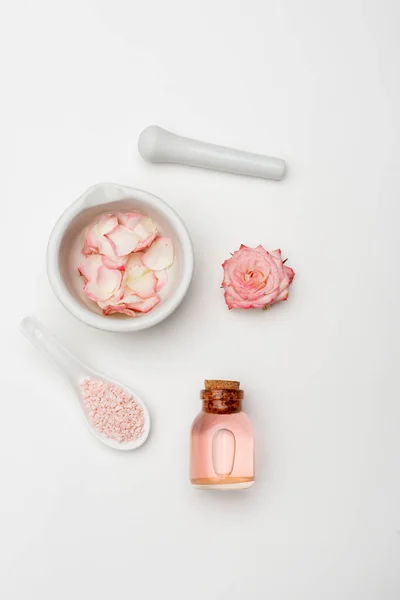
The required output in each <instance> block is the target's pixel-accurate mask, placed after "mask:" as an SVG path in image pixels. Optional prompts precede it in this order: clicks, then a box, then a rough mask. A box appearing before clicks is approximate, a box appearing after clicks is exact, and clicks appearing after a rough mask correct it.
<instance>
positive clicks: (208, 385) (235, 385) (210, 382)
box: [204, 379, 240, 390]
mask: <svg viewBox="0 0 400 600" xmlns="http://www.w3.org/2000/svg"><path fill="white" fill-rule="evenodd" d="M204 387H205V389H206V390H238V389H239V388H240V381H229V380H224V379H206V380H205V381H204Z"/></svg>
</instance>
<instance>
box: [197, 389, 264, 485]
mask: <svg viewBox="0 0 400 600" xmlns="http://www.w3.org/2000/svg"><path fill="white" fill-rule="evenodd" d="M239 388H240V383H239V382H238V381H221V380H206V381H205V389H204V390H202V391H201V394H200V397H201V399H202V400H203V410H202V411H201V412H200V413H199V414H198V415H197V417H196V418H195V420H194V422H193V425H192V433H191V448H190V480H191V483H192V485H193V486H195V487H197V488H202V489H219V490H235V489H245V488H248V487H250V486H251V485H253V483H254V433H253V426H252V424H251V421H250V419H249V417H248V416H247V415H246V414H245V413H244V412H243V411H242V399H243V391H242V390H241V389H239Z"/></svg>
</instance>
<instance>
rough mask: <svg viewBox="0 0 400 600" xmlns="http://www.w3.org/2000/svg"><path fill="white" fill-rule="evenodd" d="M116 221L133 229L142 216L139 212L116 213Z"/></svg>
mask: <svg viewBox="0 0 400 600" xmlns="http://www.w3.org/2000/svg"><path fill="white" fill-rule="evenodd" d="M117 217H118V221H119V223H120V224H121V225H124V226H125V227H127V228H128V229H131V230H132V231H133V229H134V228H135V226H136V225H137V224H138V223H139V221H140V220H141V219H142V218H143V215H140V214H139V213H117Z"/></svg>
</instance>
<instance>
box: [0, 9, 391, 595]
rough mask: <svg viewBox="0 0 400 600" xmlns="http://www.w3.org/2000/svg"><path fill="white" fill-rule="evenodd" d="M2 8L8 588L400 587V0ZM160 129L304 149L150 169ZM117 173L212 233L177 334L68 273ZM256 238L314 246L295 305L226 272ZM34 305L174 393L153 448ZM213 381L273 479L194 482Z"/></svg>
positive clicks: (99, 363)
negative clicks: (77, 372) (208, 165)
mask: <svg viewBox="0 0 400 600" xmlns="http://www.w3.org/2000/svg"><path fill="white" fill-rule="evenodd" d="M2 12H3V15H2V18H1V19H0V29H1V35H0V40H1V41H0V44H1V53H0V56H1V57H2V58H1V60H2V61H3V66H2V69H1V72H2V83H3V86H2V89H3V93H2V96H1V101H2V103H3V109H2V111H1V115H2V117H1V118H2V121H4V122H2V127H1V131H2V134H1V142H0V143H1V144H2V146H3V153H2V158H3V161H2V164H3V167H4V168H3V170H2V182H3V195H2V217H1V218H2V233H1V236H0V240H1V247H2V294H1V309H2V338H1V350H2V356H3V369H2V370H1V383H2V390H1V391H2V401H1V422H2V430H1V438H0V439H1V442H0V443H1V448H0V452H1V457H2V468H1V480H2V492H1V496H0V507H1V523H0V531H1V557H0V558H1V567H2V568H1V575H0V596H1V598H4V599H7V600H15V599H17V600H27V599H29V600H31V599H33V600H36V599H37V600H53V599H54V598H57V600H71V598H79V600H81V599H83V598H90V599H91V600H109V599H110V598H119V597H122V598H126V597H129V598H149V599H150V598H151V599H153V598H154V599H156V598H168V599H169V598H171V599H172V598H182V599H183V598H191V600H200V599H201V600H203V599H204V598H207V599H209V600H225V599H226V600H228V599H229V600H239V599H242V598H249V599H251V600H264V599H265V598H269V599H271V600H303V599H304V600H321V599H323V600H331V599H332V600H337V599H340V600H354V599H356V600H358V599H362V600H398V598H399V595H400V481H399V477H400V476H399V473H400V469H399V460H400V436H399V425H400V405H399V375H398V361H399V342H398V340H399V334H400V331H399V308H398V305H399V291H400V290H399V288H400V286H399V268H398V260H397V254H398V243H397V239H398V222H399V217H400V209H399V206H400V205H399V193H400V174H399V173H400V169H399V159H400V143H399V139H400V117H399V115H400V113H399V105H400V90H399V82H398V78H399V69H400V47H399V38H398V22H399V17H400V8H399V4H398V2H395V1H394V0H393V1H389V0H387V1H382V0H381V1H379V2H378V0H369V1H361V0H346V1H344V0H340V1H338V2H330V3H327V2H320V1H318V0H304V1H303V2H297V1H295V0H276V1H271V2H265V1H263V0H257V1H255V0H254V1H253V0H242V1H241V2H238V1H237V0H233V1H232V0H231V1H229V2H228V0H222V1H220V2H215V1H213V2H211V0H205V1H204V2H201V3H197V4H194V3H192V2H184V1H183V0H170V1H169V2H161V1H158V2H154V1H151V0H149V1H148V2H140V3H139V2H135V1H132V0H124V1H123V0H115V1H114V2H109V1H106V0H96V1H95V0H91V1H88V0H79V2H78V1H77V0H71V1H70V2H68V3H59V2H50V0H48V1H45V0H37V1H36V2H21V1H20V0H14V1H13V2H8V3H5V2H4V3H3V6H2ZM4 12H5V14H4ZM10 92H11V93H10ZM149 123H159V124H160V125H162V126H164V127H166V128H167V129H171V130H172V131H176V132H177V133H179V134H182V135H188V136H192V137H197V138H200V139H205V140H208V141H214V142H215V143H220V144H224V145H230V146H233V147H238V148H243V149H244V150H250V151H253V152H261V153H265V154H269V155H272V156H281V157H282V158H284V159H286V160H287V163H288V167H289V169H288V176H287V179H285V180H284V181H283V182H281V183H273V182H267V181H262V180H256V179H251V178H248V179H245V178H239V177H235V176H233V175H225V174H220V173H212V172H206V171H203V170H195V169H190V168H186V169H185V168H183V167H178V166H176V167H174V166H171V165H165V166H163V165H151V164H147V163H145V162H144V161H143V160H142V159H141V158H140V156H139V155H138V153H137V150H136V143H137V136H138V134H139V132H140V131H141V130H142V129H143V127H145V126H146V125H147V124H149ZM107 180H108V181H116V182H120V183H123V184H127V185H132V186H137V187H139V188H143V189H146V190H149V191H151V192H153V193H155V194H156V195H159V196H160V197H162V198H163V199H165V200H166V201H167V202H169V203H170V204H171V206H173V207H174V208H175V209H177V210H178V212H179V213H180V215H181V216H182V218H183V219H184V221H185V222H186V224H187V225H188V227H189V229H190V231H191V234H192V237H193V241H194V243H195V247H196V257H197V271H196V274H195V279H194V282H193V285H192V287H191V290H190V291H189V294H188V296H187V298H186V300H185V302H184V303H183V305H182V306H181V308H180V309H179V311H178V312H177V313H176V314H175V315H173V316H172V317H171V318H170V319H168V320H167V321H165V322H164V323H162V324H161V325H159V326H157V328H155V329H154V330H148V331H144V332H138V333H137V334H132V335H130V334H127V335H120V334H111V333H105V332H101V331H95V330H93V329H89V328H88V327H85V326H84V325H82V324H81V323H80V322H78V321H77V320H75V319H74V318H73V317H72V316H70V315H69V314H68V313H67V312H66V311H65V309H64V308H63V307H62V306H61V305H60V304H59V302H58V301H57V300H56V298H55V297H54V295H53V293H52V291H51V290H50V286H49V285H48V283H47V280H46V274H45V252H46V242H47V237H48V235H49V233H50V231H51V228H52V226H53V224H54V222H55V220H56V218H57V217H58V216H59V214H60V212H61V211H62V210H63V209H64V208H65V207H66V206H67V205H68V204H69V203H70V202H71V201H72V200H74V199H75V198H77V197H78V196H79V194H80V193H82V192H83V191H84V190H85V189H86V188H87V187H89V186H90V185H91V184H93V183H95V182H97V181H107ZM4 181H5V186H6V187H5V189H4ZM54 190H57V193H56V194H55V193H54ZM241 242H243V243H245V244H248V245H252V244H258V243H260V242H261V243H263V244H264V245H265V246H266V247H268V248H271V249H272V248H275V247H277V246H279V247H281V248H282V249H283V251H284V253H285V255H286V256H288V257H289V262H288V264H290V265H291V266H292V267H293V268H294V269H295V271H296V279H295V281H294V283H293V288H292V293H291V298H290V299H289V301H288V302H287V303H286V304H285V305H282V306H279V307H276V309H274V310H271V311H267V312H266V313H263V312H253V313H249V312H236V313H233V312H231V313H230V312H228V310H227V309H226V307H225V306H224V303H223V299H222V291H221V290H220V289H219V285H220V281H221V275H222V273H221V268H220V264H221V263H222V261H223V260H224V259H225V258H226V257H227V256H229V252H230V251H232V250H234V249H235V248H237V247H238V246H239V244H240V243H241ZM18 266H19V269H18ZM27 312H36V313H37V315H38V317H39V318H40V319H42V320H43V322H44V323H45V324H46V325H48V327H49V328H51V329H52V330H53V331H54V332H55V334H56V335H57V336H58V337H59V338H60V339H61V341H63V342H64V343H65V344H66V345H67V346H69V347H70V349H71V350H72V351H74V352H76V353H77V355H78V356H80V357H81V358H82V359H83V360H85V361H87V362H88V363H89V364H90V365H92V366H93V367H95V368H97V369H99V370H101V371H104V372H108V373H109V374H110V376H112V377H115V379H117V380H121V381H124V382H126V383H127V384H128V385H129V384H130V385H132V387H134V388H137V389H138V391H139V392H140V393H141V394H142V395H143V398H146V400H148V405H149V408H150V410H151V413H152V417H153V420H152V423H153V430H152V434H151V436H150V438H149V440H148V442H147V443H146V444H145V445H144V446H143V448H141V449H140V450H138V451H137V452H134V453H132V454H130V453H128V454H121V453H118V452H113V451H111V450H110V449H108V448H106V447H104V446H103V445H101V444H100V443H96V440H95V439H94V438H93V436H92V435H90V432H89V431H88V430H87V428H86V427H85V425H84V423H83V422H82V419H81V418H80V415H79V407H78V406H77V405H76V402H75V399H74V398H73V397H72V395H71V391H70V389H69V387H68V385H67V384H66V383H64V380H63V379H62V378H61V377H60V376H59V375H58V374H57V373H56V372H55V371H53V370H52V369H51V367H50V366H49V365H48V364H47V363H46V361H45V360H44V359H42V357H41V356H40V355H39V354H38V353H37V352H36V351H35V350H34V349H33V348H32V347H31V346H30V344H28V342H27V341H26V340H25V339H24V338H23V336H22V335H21V334H20V333H19V332H18V322H19V320H20V319H21V317H23V316H24V315H25V314H26V313H27ZM205 377H207V378H213V377H214V378H222V377H228V378H238V379H240V380H241V381H242V385H243V387H244V389H245V391H246V393H247V401H246V406H247V408H248V412H249V414H250V415H251V417H252V418H253V420H254V424H255V428H256V433H257V476H258V479H257V481H256V484H255V485H254V486H253V487H252V488H251V490H248V491H245V492H238V493H232V494H229V493H228V494H218V493H216V492H215V493H213V492H209V493H208V492H204V491H197V490H192V489H191V488H190V487H189V483H188V477H187V471H188V434H189V427H190V423H191V421H192V419H193V417H194V416H195V414H196V412H197V411H198V409H199V408H200V402H199V400H198V391H199V389H200V387H201V385H202V380H203V379H204V378H205Z"/></svg>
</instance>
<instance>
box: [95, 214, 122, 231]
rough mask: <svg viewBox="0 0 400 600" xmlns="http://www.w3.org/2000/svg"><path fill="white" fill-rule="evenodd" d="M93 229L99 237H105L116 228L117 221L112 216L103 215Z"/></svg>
mask: <svg viewBox="0 0 400 600" xmlns="http://www.w3.org/2000/svg"><path fill="white" fill-rule="evenodd" d="M95 227H96V228H97V232H98V234H99V235H106V234H107V233H111V232H112V231H114V229H116V228H117V227H118V219H117V217H115V216H114V215H103V216H102V217H101V218H100V220H99V221H98V222H97V224H96V225H95Z"/></svg>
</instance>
